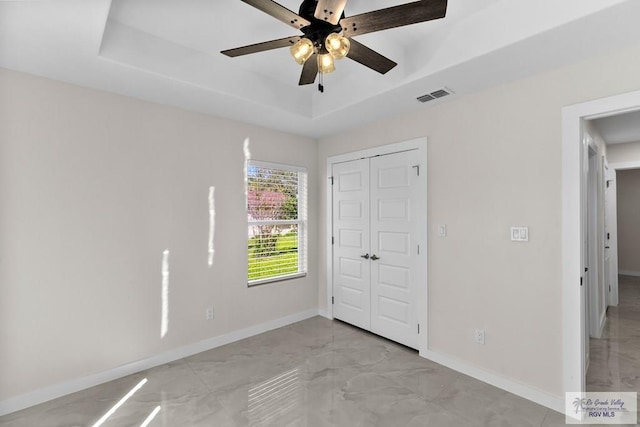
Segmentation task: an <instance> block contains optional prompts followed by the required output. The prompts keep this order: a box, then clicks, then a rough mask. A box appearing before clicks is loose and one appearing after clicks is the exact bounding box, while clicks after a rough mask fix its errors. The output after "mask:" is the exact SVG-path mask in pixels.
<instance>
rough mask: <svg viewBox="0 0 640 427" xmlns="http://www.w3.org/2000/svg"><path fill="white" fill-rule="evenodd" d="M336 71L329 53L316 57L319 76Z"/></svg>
mask: <svg viewBox="0 0 640 427" xmlns="http://www.w3.org/2000/svg"><path fill="white" fill-rule="evenodd" d="M335 69H336V65H335V63H334V60H333V56H332V55H331V54H330V53H323V54H321V55H318V72H319V73H320V74H329V73H332V72H333V71H334V70H335Z"/></svg>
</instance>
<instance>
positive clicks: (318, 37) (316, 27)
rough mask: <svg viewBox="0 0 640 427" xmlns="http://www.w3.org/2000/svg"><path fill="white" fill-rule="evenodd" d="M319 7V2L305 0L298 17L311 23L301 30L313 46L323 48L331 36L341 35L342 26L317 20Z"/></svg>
mask: <svg viewBox="0 0 640 427" xmlns="http://www.w3.org/2000/svg"><path fill="white" fill-rule="evenodd" d="M317 6H318V2H317V0H304V1H303V2H302V4H301V5H300V11H299V13H298V15H300V16H302V17H303V18H305V19H306V20H308V21H309V22H311V25H308V26H306V27H303V28H301V29H300V30H301V31H302V32H303V33H304V35H305V36H306V37H307V38H308V39H309V40H311V41H312V42H313V44H315V45H316V46H322V45H324V40H325V39H326V38H327V36H328V35H329V34H331V33H341V32H342V26H341V25H339V23H338V24H336V25H333V24H331V23H330V22H327V21H323V20H321V19H318V18H316V17H315V16H314V15H315V12H316V7H317ZM342 18H344V13H343V14H342V16H341V18H340V19H342Z"/></svg>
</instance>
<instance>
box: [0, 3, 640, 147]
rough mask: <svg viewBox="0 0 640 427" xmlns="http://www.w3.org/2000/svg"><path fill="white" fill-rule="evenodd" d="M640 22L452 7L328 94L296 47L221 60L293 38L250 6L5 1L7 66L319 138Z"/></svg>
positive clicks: (376, 40)
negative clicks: (294, 54) (312, 81)
mask: <svg viewBox="0 0 640 427" xmlns="http://www.w3.org/2000/svg"><path fill="white" fill-rule="evenodd" d="M406 2H407V1H395V0H386V1H385V0H349V2H348V4H347V8H346V10H345V13H346V14H347V15H348V16H349V15H354V14H357V13H362V12H366V11H370V10H375V9H379V8H383V7H389V6H393V5H396V4H402V3H406ZM299 3H300V0H282V1H281V4H283V5H284V6H286V7H288V8H289V9H292V10H296V11H297V9H298V6H299ZM638 16H640V2H639V1H637V0H561V1H560V0H449V8H448V13H447V17H446V18H445V19H442V20H438V21H432V22H427V23H422V24H416V25H412V26H408V27H403V28H397V29H392V30H387V31H383V32H379V33H374V34H366V35H363V36H361V37H358V40H359V41H360V42H362V43H365V44H366V45H368V46H369V47H371V48H373V49H375V50H377V51H379V52H380V53H382V54H383V55H385V56H388V57H389V58H391V59H393V60H394V61H396V62H398V63H399V66H398V67H396V68H395V69H393V70H392V71H390V72H389V73H388V74H386V75H380V74H378V73H376V72H374V71H371V70H369V69H368V68H365V67H363V66H361V65H360V64H357V63H355V62H353V61H350V60H348V59H345V60H343V61H340V62H338V63H337V64H336V66H337V70H336V72H334V73H333V74H330V75H327V76H326V77H325V87H326V91H325V93H324V94H320V93H319V92H318V91H317V89H316V87H315V85H311V86H306V87H299V86H298V84H297V83H298V79H299V75H300V66H299V65H297V64H296V63H295V62H294V61H293V60H292V59H291V57H290V55H289V53H288V50H287V49H279V50H273V51H269V52H263V53H259V54H254V55H249V56H246V57H239V58H227V57H225V56H223V55H221V54H220V53H219V52H220V51H221V50H224V49H229V48H233V47H238V46H242V45H245V44H252V43H257V42H261V41H266V40H271V39H276V38H281V37H286V36H290V35H296V31H295V30H293V29H291V28H290V27H288V26H287V25H285V24H283V23H282V22H279V21H277V20H276V19H274V18H272V17H270V16H268V15H266V14H264V13H262V12H260V11H258V10H256V9H254V8H252V7H251V6H249V5H247V4H245V3H243V2H241V1H240V0H225V1H221V0H49V1H0V67H5V68H9V69H15V70H19V71H24V72H28V73H32V74H36V75H41V76H45V77H49V78H53V79H57V80H62V81H66V82H71V83H74V84H79V85H82V86H87V87H92V88H97V89H101V90H106V91H110V92H115V93H119V94H124V95H128V96H133V97H137V98H140V99H145V100H149V101H152V102H158V103H162V104H167V105H174V106H177V107H181V108H185V109H189V110H193V111H199V112H203V113H207V114H213V115H216V116H222V117H228V118H232V119H237V120H241V121H244V122H249V123H254V124H258V125H262V126H267V127H270V128H274V129H278V130H283V131H286V132H292V133H297V134H301V135H308V136H312V137H322V136H327V135H331V134H334V133H337V132H341V131H344V130H347V129H349V128H352V127H356V126H360V125H364V124H366V123H369V122H372V121H375V120H378V119H381V118H384V117H387V116H390V115H395V114H401V113H405V112H409V111H412V110H415V109H418V108H428V104H426V105H425V104H420V103H418V102H417V101H416V99H415V98H416V97H418V96H420V95H423V94H425V93H428V92H431V91H433V90H436V89H439V88H441V87H443V86H446V87H448V88H449V89H451V90H453V91H454V92H455V93H456V94H457V95H460V94H466V93H471V92H474V91H477V90H480V89H483V88H486V87H489V86H492V85H495V84H500V83H502V82H507V81H513V80H516V79H518V78H522V77H525V76H528V75H532V74H535V73H538V72H541V71H544V70H548V69H551V68H555V67H558V66H562V65H565V64H569V63H573V62H576V61H579V60H581V59H584V58H586V57H589V56H591V55H596V54H600V53H603V52H606V51H608V50H612V49H616V48H621V47H624V46H625V45H629V44H632V43H638V41H639V40H640V25H637V17H638ZM454 96H456V95H454ZM435 102H446V101H445V100H440V101H435Z"/></svg>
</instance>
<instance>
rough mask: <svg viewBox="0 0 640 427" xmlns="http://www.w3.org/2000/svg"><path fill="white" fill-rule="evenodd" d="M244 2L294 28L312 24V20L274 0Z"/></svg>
mask: <svg viewBox="0 0 640 427" xmlns="http://www.w3.org/2000/svg"><path fill="white" fill-rule="evenodd" d="M242 1H243V2H245V3H247V4H249V5H251V6H253V7H255V8H256V9H259V10H261V11H263V12H264V13H266V14H267V15H271V16H273V17H274V18H276V19H278V20H280V21H282V22H284V23H285V24H287V25H290V26H292V27H293V28H297V29H300V28H304V27H306V26H308V25H311V22H309V21H307V20H306V19H304V18H303V17H301V16H300V15H298V14H297V13H295V12H292V11H290V10H289V9H287V8H286V7H284V6H282V5H281V4H279V3H276V2H275V1H272V0H242Z"/></svg>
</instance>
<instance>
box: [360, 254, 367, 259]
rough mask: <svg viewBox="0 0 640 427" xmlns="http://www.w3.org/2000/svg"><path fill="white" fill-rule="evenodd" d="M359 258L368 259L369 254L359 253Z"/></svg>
mask: <svg viewBox="0 0 640 427" xmlns="http://www.w3.org/2000/svg"><path fill="white" fill-rule="evenodd" d="M360 258H364V259H369V254H365V255H360Z"/></svg>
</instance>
